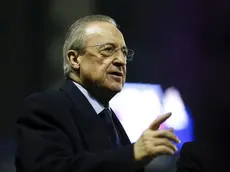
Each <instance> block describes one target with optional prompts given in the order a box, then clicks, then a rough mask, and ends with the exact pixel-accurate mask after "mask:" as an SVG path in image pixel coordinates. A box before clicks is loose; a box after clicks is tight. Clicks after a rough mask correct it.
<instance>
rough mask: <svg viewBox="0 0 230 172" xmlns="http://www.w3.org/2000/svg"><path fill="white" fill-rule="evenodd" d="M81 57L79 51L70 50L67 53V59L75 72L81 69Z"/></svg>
mask: <svg viewBox="0 0 230 172" xmlns="http://www.w3.org/2000/svg"><path fill="white" fill-rule="evenodd" d="M79 57H80V55H79V53H78V52H77V51H74V50H69V51H68V53H67V59H68V61H69V64H70V65H71V67H72V68H73V69H75V70H78V69H79V68H80V58H79Z"/></svg>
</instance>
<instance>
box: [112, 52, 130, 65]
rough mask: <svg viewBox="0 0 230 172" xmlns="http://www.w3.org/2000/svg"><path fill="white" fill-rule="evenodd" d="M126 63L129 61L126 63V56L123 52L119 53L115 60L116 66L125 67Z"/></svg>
mask: <svg viewBox="0 0 230 172" xmlns="http://www.w3.org/2000/svg"><path fill="white" fill-rule="evenodd" d="M126 63H127V61H126V56H125V55H124V53H123V52H122V51H121V50H119V51H117V53H116V57H115V60H114V64H115V65H119V66H124V65H126Z"/></svg>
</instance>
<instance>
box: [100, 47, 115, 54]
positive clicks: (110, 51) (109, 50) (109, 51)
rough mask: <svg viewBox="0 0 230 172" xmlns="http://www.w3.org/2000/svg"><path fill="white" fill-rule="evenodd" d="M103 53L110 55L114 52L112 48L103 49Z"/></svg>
mask: <svg viewBox="0 0 230 172" xmlns="http://www.w3.org/2000/svg"><path fill="white" fill-rule="evenodd" d="M103 51H104V52H108V53H112V52H113V51H114V48H113V47H107V48H104V49H103Z"/></svg>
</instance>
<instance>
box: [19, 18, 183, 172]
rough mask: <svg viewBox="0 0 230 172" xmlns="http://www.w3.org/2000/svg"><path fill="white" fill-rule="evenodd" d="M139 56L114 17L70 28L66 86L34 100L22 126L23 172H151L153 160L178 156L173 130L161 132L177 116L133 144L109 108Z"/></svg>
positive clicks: (65, 52)
mask: <svg viewBox="0 0 230 172" xmlns="http://www.w3.org/2000/svg"><path fill="white" fill-rule="evenodd" d="M133 54H134V52H133V51H132V50H131V49H128V48H127V47H126V44H125V40H124V38H123V35H122V33H121V32H120V31H119V29H118V28H117V26H116V23H115V21H114V20H113V19H112V18H110V17H108V16H103V15H91V16H86V17H83V18H81V19H79V20H77V21H76V22H75V23H74V24H73V25H72V26H71V27H70V29H69V31H68V33H67V35H66V39H65V43H64V48H63V58H64V74H65V76H66V79H65V81H64V82H63V84H62V85H61V86H60V87H59V89H57V90H51V91H44V92H41V93H36V94H33V95H31V96H29V97H28V98H27V99H26V101H25V104H24V112H23V114H22V116H20V118H19V119H18V121H17V126H18V136H19V140H18V142H19V143H18V144H19V145H18V151H17V156H16V168H17V171H18V172H94V171H99V172H103V171H106V172H112V171H119V172H122V171H124V172H134V171H138V170H140V171H143V169H144V166H145V165H146V164H148V163H149V161H150V160H151V159H152V158H154V157H156V156H158V155H161V154H174V152H175V151H177V149H176V146H175V145H174V144H173V142H172V141H174V142H179V139H178V138H177V137H176V136H175V135H174V132H173V130H172V129H167V130H158V128H159V126H160V124H161V123H162V122H164V121H165V120H166V119H167V118H169V117H170V115H171V114H170V113H168V114H165V115H162V116H160V117H159V118H157V119H156V120H155V121H153V123H152V124H151V125H150V126H149V128H148V129H147V130H146V131H145V132H144V133H143V134H142V136H141V137H140V138H139V140H138V141H137V142H136V143H135V144H131V143H130V141H129V139H128V137H127V135H126V133H125V131H124V129H123V127H122V125H121V124H120V122H119V121H118V119H117V118H116V116H115V114H114V112H113V111H112V109H111V108H110V107H109V101H110V99H111V98H112V97H113V96H115V95H116V94H117V93H118V92H120V91H121V89H122V87H123V85H124V83H125V79H126V63H127V61H128V60H131V59H132V57H133ZM140 115H141V114H140Z"/></svg>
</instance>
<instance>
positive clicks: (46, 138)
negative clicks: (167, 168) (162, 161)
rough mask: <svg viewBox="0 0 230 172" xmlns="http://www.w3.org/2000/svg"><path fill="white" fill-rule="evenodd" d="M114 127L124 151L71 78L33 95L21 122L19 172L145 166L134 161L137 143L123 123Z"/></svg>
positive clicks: (81, 171) (75, 171) (84, 171)
mask: <svg viewBox="0 0 230 172" xmlns="http://www.w3.org/2000/svg"><path fill="white" fill-rule="evenodd" d="M115 123H116V126H117V127H118V130H119V132H120V134H121V138H122V144H123V146H122V147H120V148H115V147H114V146H113V144H112V142H111V141H110V139H109V136H108V134H107V132H106V129H105V128H104V126H103V123H102V121H101V119H100V117H99V116H98V115H97V114H96V112H95V111H94V109H93V107H92V106H91V105H90V104H89V102H88V100H87V99H86V98H85V96H84V95H83V94H82V93H81V92H80V90H78V88H77V87H76V86H75V85H74V84H73V83H72V81H70V80H66V81H65V82H64V84H63V85H62V86H61V87H60V88H59V89H57V90H53V91H46V92H41V93H37V94H33V95H31V96H29V97H28V98H27V99H26V101H25V104H24V109H23V114H22V115H21V116H20V117H19V119H18V121H17V130H18V150H17V154H16V168H17V172H95V171H98V172H103V171H106V172H113V171H114V172H115V171H116V172H117V171H119V172H122V171H124V172H134V171H136V169H137V168H140V164H138V163H137V162H135V161H134V157H133V144H130V141H129V139H128V137H127V135H126V133H125V131H124V129H123V127H122V126H121V124H120V122H119V121H118V119H116V121H115ZM141 168H142V167H141ZM141 171H142V170H141Z"/></svg>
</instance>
